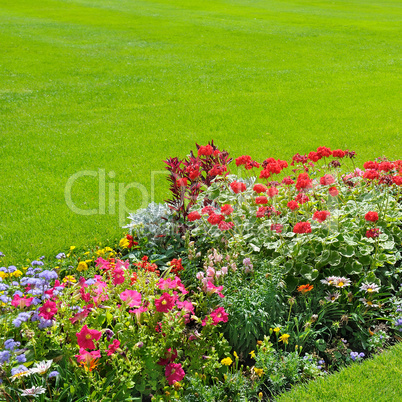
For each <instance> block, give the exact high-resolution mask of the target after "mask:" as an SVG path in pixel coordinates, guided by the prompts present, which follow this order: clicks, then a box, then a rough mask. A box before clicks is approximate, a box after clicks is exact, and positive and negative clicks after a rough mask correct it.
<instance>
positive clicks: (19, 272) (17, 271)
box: [11, 269, 22, 278]
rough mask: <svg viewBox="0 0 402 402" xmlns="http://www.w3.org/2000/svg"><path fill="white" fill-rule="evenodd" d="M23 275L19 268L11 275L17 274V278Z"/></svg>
mask: <svg viewBox="0 0 402 402" xmlns="http://www.w3.org/2000/svg"><path fill="white" fill-rule="evenodd" d="M21 275H22V272H21V271H20V270H19V269H17V270H16V271H14V272H13V273H12V274H11V276H15V277H16V278H19V277H20V276H21Z"/></svg>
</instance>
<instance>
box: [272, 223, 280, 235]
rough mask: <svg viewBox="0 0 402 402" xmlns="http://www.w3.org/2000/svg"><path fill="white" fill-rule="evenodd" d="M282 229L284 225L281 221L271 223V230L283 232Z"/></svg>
mask: <svg viewBox="0 0 402 402" xmlns="http://www.w3.org/2000/svg"><path fill="white" fill-rule="evenodd" d="M282 229H283V225H281V224H280V223H273V224H272V225H271V230H272V231H275V232H276V233H278V234H279V233H282Z"/></svg>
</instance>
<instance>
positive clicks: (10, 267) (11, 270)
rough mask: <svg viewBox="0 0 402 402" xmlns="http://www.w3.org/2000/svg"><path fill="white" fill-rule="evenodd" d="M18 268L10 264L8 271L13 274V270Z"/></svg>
mask: <svg viewBox="0 0 402 402" xmlns="http://www.w3.org/2000/svg"><path fill="white" fill-rule="evenodd" d="M16 270H17V267H16V266H14V265H10V266H9V267H8V272H9V273H10V274H12V273H13V272H15V271H16Z"/></svg>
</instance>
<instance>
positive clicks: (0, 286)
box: [0, 283, 8, 292]
mask: <svg viewBox="0 0 402 402" xmlns="http://www.w3.org/2000/svg"><path fill="white" fill-rule="evenodd" d="M7 289H8V285H6V284H5V283H0V292H4V291H5V290H7Z"/></svg>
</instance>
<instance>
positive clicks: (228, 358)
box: [221, 357, 233, 366]
mask: <svg viewBox="0 0 402 402" xmlns="http://www.w3.org/2000/svg"><path fill="white" fill-rule="evenodd" d="M221 363H222V364H223V365H225V366H230V365H231V364H232V363H233V360H232V359H231V358H230V357H226V358H225V359H222V360H221Z"/></svg>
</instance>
